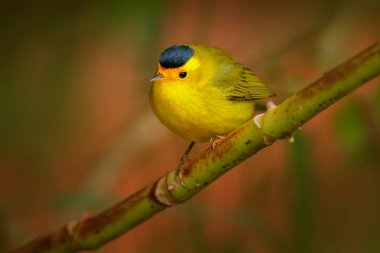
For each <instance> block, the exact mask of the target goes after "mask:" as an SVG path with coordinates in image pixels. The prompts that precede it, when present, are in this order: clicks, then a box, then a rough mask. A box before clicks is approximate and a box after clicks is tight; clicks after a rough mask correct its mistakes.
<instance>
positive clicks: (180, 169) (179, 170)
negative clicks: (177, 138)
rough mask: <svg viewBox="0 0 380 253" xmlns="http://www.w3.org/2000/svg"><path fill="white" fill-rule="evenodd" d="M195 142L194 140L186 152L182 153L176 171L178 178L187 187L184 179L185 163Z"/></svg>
mask: <svg viewBox="0 0 380 253" xmlns="http://www.w3.org/2000/svg"><path fill="white" fill-rule="evenodd" d="M194 144H195V142H194V141H192V142H191V143H190V145H189V146H188V147H187V149H186V151H185V153H184V154H183V155H182V157H181V160H180V161H179V165H178V167H177V170H176V171H175V176H176V178H178V179H179V181H180V182H181V184H182V185H183V186H184V187H186V184H185V182H184V181H183V165H184V164H185V163H186V161H188V160H189V154H190V151H191V150H192V149H193V146H194Z"/></svg>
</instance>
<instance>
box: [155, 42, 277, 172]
mask: <svg viewBox="0 0 380 253" xmlns="http://www.w3.org/2000/svg"><path fill="white" fill-rule="evenodd" d="M150 83H151V85H150V87H149V100H150V104H151V107H152V109H153V112H154V113H155V114H156V116H157V117H158V119H159V120H160V121H161V122H162V123H163V124H164V125H165V126H166V127H167V128H169V129H170V130H171V131H173V132H174V133H176V134H177V135H179V136H181V137H183V138H184V139H186V140H188V141H190V145H189V147H188V148H187V150H186V151H185V153H184V155H183V156H182V158H181V160H180V165H179V167H178V168H177V172H178V173H177V174H179V175H181V167H182V164H183V163H184V161H186V160H187V159H188V154H189V153H190V150H191V149H192V147H193V146H194V144H195V143H201V142H207V141H210V142H211V144H212V147H213V148H215V144H217V143H218V141H219V140H220V139H223V137H224V136H225V135H227V134H228V133H230V132H232V131H233V130H235V129H237V128H238V127H240V126H241V125H243V124H244V123H246V122H247V121H248V120H250V119H251V118H252V117H253V113H254V109H255V104H257V103H259V102H260V101H263V100H266V99H268V98H270V97H272V96H274V95H275V94H274V92H273V91H272V89H270V88H269V87H268V86H267V85H266V84H265V83H264V82H263V81H262V80H261V79H259V78H258V77H257V76H256V75H255V74H253V72H252V71H251V70H250V69H249V68H247V67H245V66H243V65H242V64H240V63H238V62H237V61H236V60H235V59H234V58H233V56H232V55H231V54H230V53H229V52H227V51H226V50H224V49H221V48H217V47H213V46H207V45H173V46H171V47H169V48H166V49H165V50H163V51H162V52H161V55H160V57H159V62H158V67H157V70H156V72H155V75H154V76H153V78H151V79H150Z"/></svg>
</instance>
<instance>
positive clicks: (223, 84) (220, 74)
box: [214, 63, 275, 102]
mask: <svg viewBox="0 0 380 253" xmlns="http://www.w3.org/2000/svg"><path fill="white" fill-rule="evenodd" d="M215 76H216V78H214V84H215V85H217V86H218V87H220V88H221V89H223V90H224V91H225V92H226V94H227V96H226V97H227V99H228V100H231V101H236V102H239V101H255V100H262V99H266V98H270V97H272V96H274V95H275V94H274V92H273V91H272V90H271V89H270V88H269V87H268V86H267V85H266V84H265V83H263V82H262V81H261V80H260V79H259V78H258V77H257V76H255V75H254V74H253V73H252V71H251V70H250V69H248V68H245V67H243V65H241V64H238V63H235V64H223V65H221V66H220V67H219V69H218V71H217V74H216V75H215Z"/></svg>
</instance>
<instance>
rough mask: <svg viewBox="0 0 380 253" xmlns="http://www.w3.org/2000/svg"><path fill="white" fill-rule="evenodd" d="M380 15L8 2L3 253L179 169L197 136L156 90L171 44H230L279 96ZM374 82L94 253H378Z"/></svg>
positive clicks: (379, 106)
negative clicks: (161, 108)
mask: <svg viewBox="0 0 380 253" xmlns="http://www.w3.org/2000/svg"><path fill="white" fill-rule="evenodd" d="M379 10H380V2H379V1H378V0H373V1H364V0H363V1H343V0H342V1H329V0H325V1H315V2H312V1H278V2H275V1H249V0H246V1H217V0H213V1H201V0H198V1H173V0H167V1H153V0H152V1H142V0H140V1H137V0H130V1H124V2H123V1H115V0H110V1H101V3H98V2H97V1H10V0H8V1H7V0H3V1H1V3H0V27H1V33H0V34H1V35H0V36H1V37H0V55H1V60H0V119H1V121H0V252H4V251H6V250H7V249H10V248H12V247H15V246H17V245H19V244H21V243H24V242H26V241H27V240H30V239H31V238H33V237H35V236H37V235H39V234H43V233H47V232H49V231H51V230H53V229H55V228H57V227H60V226H62V225H63V224H65V223H67V222H69V221H71V220H74V219H79V218H80V217H82V216H83V215H85V214H90V215H91V214H96V213H97V212H100V211H101V210H103V209H105V208H107V207H109V206H110V205H112V204H113V203H116V202H118V201H120V200H121V199H123V198H124V197H126V196H128V195H130V194H132V193H133V192H135V191H137V190H139V189H140V188H141V187H143V186H144V185H146V184H148V183H150V182H152V181H153V180H155V179H157V178H158V177H159V176H161V175H163V174H164V173H165V172H167V171H169V170H172V169H174V168H176V165H177V163H178V160H179V158H180V156H181V155H182V153H183V151H184V150H185V149H186V147H187V145H188V143H187V142H186V141H185V140H182V139H181V138H180V137H178V136H175V135H174V134H173V133H171V132H169V130H167V129H166V128H165V127H164V126H163V125H161V124H160V123H159V121H158V120H157V119H156V118H155V116H154V115H153V113H152V111H151V109H150V106H149V101H148V96H147V91H148V85H149V82H148V79H149V78H150V77H151V76H152V75H153V74H154V71H155V69H156V65H157V61H158V57H159V54H160V52H161V51H162V50H163V49H164V48H166V47H168V46H171V45H173V44H189V43H191V44H197V43H201V44H209V45H214V46H218V47H221V48H224V49H226V50H228V51H230V52H231V53H232V54H233V55H234V56H235V58H236V59H237V60H238V61H240V62H241V63H243V64H244V65H246V66H249V67H250V68H251V69H253V70H254V72H255V73H256V74H257V75H258V76H260V77H261V79H263V80H265V81H266V82H267V83H268V84H269V86H270V87H272V88H273V89H274V90H275V91H276V93H277V95H278V96H277V97H276V98H275V99H274V100H275V101H276V102H277V103H280V102H281V101H283V100H284V99H285V98H287V97H288V96H290V95H291V94H293V93H294V92H296V91H298V90H299V89H301V88H302V87H304V86H306V85H307V84H309V83H311V82H312V81H314V80H315V79H317V78H318V77H319V76H321V75H322V74H323V73H324V72H326V71H328V70H329V69H331V68H332V67H334V66H336V65H337V64H339V63H341V62H343V61H344V60H346V59H348V58H350V57H351V56H353V55H354V54H356V53H357V52H359V51H361V50H362V49H364V48H366V47H368V46H370V45H371V44H373V43H374V42H375V41H376V40H378V39H379V38H380V36H379V34H380V15H379ZM379 83H380V80H379V78H377V79H375V80H373V81H371V82H369V83H367V84H366V85H364V86H362V87H361V88H359V89H358V90H356V91H355V92H353V93H352V94H350V95H349V96H347V97H346V98H344V99H342V100H340V101H339V102H338V103H336V104H335V105H333V106H331V107H330V108H329V109H327V110H326V111H324V112H322V113H321V114H319V115H318V116H317V117H315V118H314V119H312V120H311V121H310V122H308V123H307V124H306V125H305V126H304V127H303V130H302V131H300V132H298V133H297V134H296V136H295V138H296V141H295V143H294V144H289V143H287V142H286V141H278V142H276V143H275V144H274V145H272V146H271V147H269V148H266V149H265V150H263V151H261V152H260V153H258V154H257V155H255V156H254V157H252V158H250V159H249V160H247V161H245V162H244V163H243V164H241V165H239V166H238V167H237V168H235V169H234V170H232V171H231V172H229V173H227V174H226V175H225V176H224V177H222V178H220V179H219V180H217V181H216V182H215V183H214V184H212V185H210V186H209V187H208V188H207V189H206V190H205V191H203V192H202V193H200V194H199V195H198V196H196V197H194V198H193V199H192V200H191V201H189V202H188V203H186V204H184V205H181V206H178V207H175V208H171V209H169V210H166V211H164V212H163V213H160V214H159V215H157V216H155V217H154V218H153V219H151V220H149V221H147V222H146V223H144V224H142V225H140V226H138V227H137V228H135V229H133V230H132V231H130V232H129V233H128V234H125V235H123V236H121V237H119V238H117V239H116V240H114V241H112V242H111V243H109V244H107V245H106V246H104V247H103V248H102V249H100V250H99V252H102V253H108V252H115V253H119V252H120V253H121V252H137V253H140V252H152V251H154V252H166V253H167V252H179V251H180V252H185V253H186V252H226V253H227V252H259V253H271V252H345V253H347V252H380V187H379V185H380V155H379V154H380V152H379V150H380V86H379ZM205 148H207V145H198V146H197V148H196V150H195V152H194V153H193V155H196V154H197V153H200V152H201V151H202V150H204V149H205Z"/></svg>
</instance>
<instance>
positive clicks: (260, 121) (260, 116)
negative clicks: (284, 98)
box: [253, 100, 277, 128]
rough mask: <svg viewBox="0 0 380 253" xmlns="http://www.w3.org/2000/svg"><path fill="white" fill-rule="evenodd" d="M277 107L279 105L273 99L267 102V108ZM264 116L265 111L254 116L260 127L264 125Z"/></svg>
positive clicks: (254, 120)
mask: <svg viewBox="0 0 380 253" xmlns="http://www.w3.org/2000/svg"><path fill="white" fill-rule="evenodd" d="M276 107H277V105H276V104H275V103H274V102H273V101H272V100H269V101H268V102H267V110H272V109H274V108H276ZM263 118H264V113H261V114H258V115H256V116H255V117H253V122H254V123H255V124H256V126H257V127H258V128H262V127H263Z"/></svg>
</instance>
